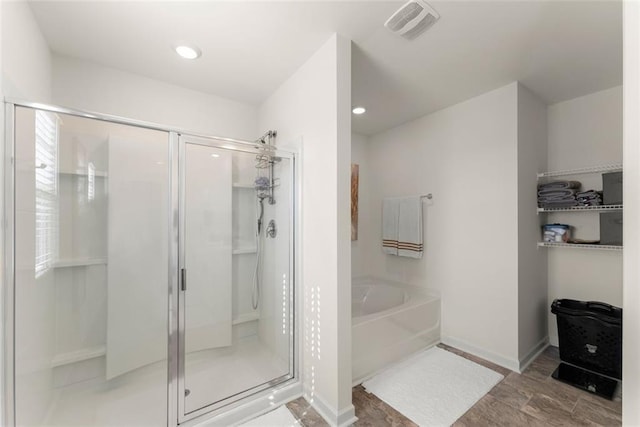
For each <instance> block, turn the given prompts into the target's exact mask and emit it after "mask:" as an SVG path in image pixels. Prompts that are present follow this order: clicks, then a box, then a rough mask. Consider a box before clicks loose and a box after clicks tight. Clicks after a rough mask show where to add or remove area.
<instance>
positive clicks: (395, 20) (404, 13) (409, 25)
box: [384, 0, 440, 40]
mask: <svg viewBox="0 0 640 427" xmlns="http://www.w3.org/2000/svg"><path fill="white" fill-rule="evenodd" d="M439 18H440V15H439V14H438V12H436V11H435V10H434V9H433V8H432V7H431V6H429V5H428V4H427V3H426V2H424V1H422V0H411V1H410V2H409V3H407V4H405V5H404V6H402V7H401V8H400V9H398V10H397V11H396V13H394V14H393V15H392V16H391V18H389V19H387V22H385V23H384V26H385V27H387V28H388V29H390V30H391V31H393V32H394V33H396V34H398V35H401V36H402V37H404V38H405V39H409V40H413V39H415V38H416V37H418V36H419V35H420V34H422V33H424V32H425V31H427V30H428V29H429V28H430V27H431V26H432V25H433V24H435V23H436V21H437V20H438V19H439Z"/></svg>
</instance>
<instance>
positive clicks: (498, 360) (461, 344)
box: [440, 336, 520, 372]
mask: <svg viewBox="0 0 640 427" xmlns="http://www.w3.org/2000/svg"><path fill="white" fill-rule="evenodd" d="M440 341H441V342H442V343H443V344H446V345H449V346H451V347H455V348H457V349H458V350H462V351H464V352H467V353H470V354H473V355H474V356H478V357H481V358H483V359H485V360H488V361H489V362H492V363H495V364H496V365H500V366H502V367H503V368H507V369H509V370H511V371H514V372H520V361H519V360H517V359H509V358H506V357H504V356H500V355H499V354H495V353H492V352H490V351H487V350H484V349H482V348H480V347H476V346H474V345H473V344H469V343H468V342H466V341H462V340H459V339H457V338H454V337H449V336H442V337H441V338H440Z"/></svg>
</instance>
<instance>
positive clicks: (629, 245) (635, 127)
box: [622, 1, 640, 426]
mask: <svg viewBox="0 0 640 427" xmlns="http://www.w3.org/2000/svg"><path fill="white" fill-rule="evenodd" d="M638 117H640V3H638V2H631V1H628V2H625V3H624V173H625V181H624V218H625V219H624V221H625V222H624V242H625V243H624V245H625V246H624V285H623V291H624V310H623V323H624V328H623V330H622V333H623V363H622V369H623V371H622V376H623V378H624V381H623V383H622V387H623V391H622V393H623V395H624V399H623V400H622V424H623V425H626V426H633V425H640V405H638V402H640V363H638V361H639V360H640V340H639V339H638V337H640V287H639V286H638V283H640V263H639V262H638V261H639V260H640V221H639V219H640V145H639V144H638V141H640V124H639V123H638Z"/></svg>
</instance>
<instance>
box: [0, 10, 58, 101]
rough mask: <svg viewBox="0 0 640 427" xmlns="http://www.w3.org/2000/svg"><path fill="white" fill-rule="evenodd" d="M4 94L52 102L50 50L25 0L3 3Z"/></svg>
mask: <svg viewBox="0 0 640 427" xmlns="http://www.w3.org/2000/svg"><path fill="white" fill-rule="evenodd" d="M1 8H2V55H3V62H2V64H3V68H2V86H3V91H4V95H5V96H6V97H8V98H17V99H22V100H28V101H36V102H50V101H51V53H50V51H49V46H48V45H47V42H46V41H45V39H44V37H43V36H42V33H41V32H40V28H39V27H38V24H37V23H36V20H35V18H34V17H33V14H32V13H31V9H30V8H29V5H28V4H27V2H26V1H15V2H13V1H12V2H5V1H3V2H2V6H1Z"/></svg>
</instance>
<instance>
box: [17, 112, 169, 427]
mask: <svg viewBox="0 0 640 427" xmlns="http://www.w3.org/2000/svg"><path fill="white" fill-rule="evenodd" d="M8 114H14V115H15V117H14V120H13V124H14V127H15V129H14V156H13V157H14V162H13V165H14V177H13V179H14V180H15V190H14V191H15V197H14V200H15V205H14V206H13V208H14V209H13V212H14V221H13V227H12V232H13V233H14V236H15V239H14V240H15V247H14V248H13V250H14V253H15V255H14V257H15V274H14V281H13V283H10V285H13V289H12V290H13V297H14V301H13V302H14V310H13V318H12V319H11V320H12V321H13V326H14V339H13V343H14V344H13V352H14V354H13V355H9V354H8V355H7V358H9V359H12V360H13V363H14V372H13V375H14V378H13V381H14V385H15V387H14V389H15V397H14V398H15V405H14V406H15V421H16V425H20V426H89V425H92V426H131V425H136V426H154V427H155V426H161V425H166V424H167V396H168V392H167V370H168V365H167V354H168V351H167V322H168V311H167V307H168V289H169V253H168V241H169V236H168V230H169V223H170V221H169V212H168V209H167V207H168V205H169V196H170V174H169V165H170V156H169V154H170V148H171V147H170V145H171V144H170V141H169V134H168V133H167V132H162V131H157V130H151V129H143V128H139V127H136V126H129V125H123V124H116V123H110V122H107V121H103V120H96V119H89V118H85V117H79V116H74V115H71V114H62V113H56V112H53V111H45V110H40V109H36V108H27V107H18V106H16V107H15V110H12V109H8ZM8 144H11V142H10V141H9V142H8ZM8 251H11V245H8ZM11 356H13V357H11Z"/></svg>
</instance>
